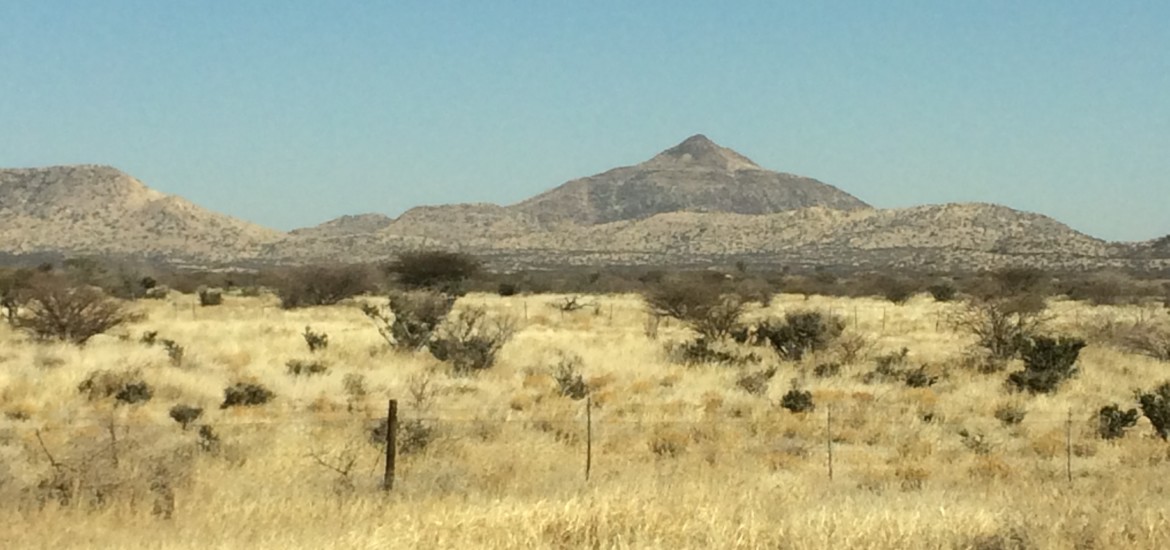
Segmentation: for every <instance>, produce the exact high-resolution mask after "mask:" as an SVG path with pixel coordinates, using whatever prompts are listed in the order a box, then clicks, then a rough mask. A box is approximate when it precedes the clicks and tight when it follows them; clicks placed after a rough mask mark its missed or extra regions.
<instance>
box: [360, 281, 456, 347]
mask: <svg viewBox="0 0 1170 550" xmlns="http://www.w3.org/2000/svg"><path fill="white" fill-rule="evenodd" d="M454 305H455V297H454V296H449V295H446V294H438V293H435V292H429V291H414V292H395V293H392V294H391V295H390V302H389V304H388V305H387V306H386V307H377V306H372V305H369V304H365V305H363V306H362V313H365V315H366V317H368V318H369V319H370V320H371V321H373V322H374V324H375V326H376V327H377V328H378V334H381V335H382V338H384V339H385V340H386V342H387V343H389V344H390V345H391V346H392V347H394V348H396V349H399V350H403V351H415V350H419V349H422V348H423V347H425V346H426V345H427V343H428V342H430V340H431V336H432V335H433V334H434V333H435V331H436V330H438V328H439V326H440V325H442V324H443V321H444V320H446V319H447V316H448V315H449V314H450V313H451V308H452V307H454Z"/></svg>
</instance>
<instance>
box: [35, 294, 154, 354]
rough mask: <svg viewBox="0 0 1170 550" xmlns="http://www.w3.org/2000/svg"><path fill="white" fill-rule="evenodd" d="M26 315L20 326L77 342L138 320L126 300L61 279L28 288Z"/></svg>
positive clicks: (49, 337)
mask: <svg viewBox="0 0 1170 550" xmlns="http://www.w3.org/2000/svg"><path fill="white" fill-rule="evenodd" d="M22 302H23V303H24V309H25V311H24V312H23V314H22V315H20V316H18V317H17V318H16V326H17V327H19V328H21V329H23V330H25V331H27V332H28V333H30V334H32V335H33V336H34V337H35V338H38V339H41V340H61V341H64V342H70V343H73V344H77V345H83V344H85V343H86V342H87V341H88V340H89V339H90V338H93V337H94V336H96V335H98V334H102V333H104V332H106V331H107V330H110V329H111V328H114V327H116V326H118V325H121V324H123V323H128V322H131V321H135V320H138V318H139V316H137V315H134V314H132V313H130V312H129V311H128V310H127V309H126V307H125V306H124V305H123V304H122V302H119V301H116V300H114V299H112V298H108V297H106V295H105V294H103V293H102V291H100V290H98V289H96V288H93V287H88V286H70V285H68V284H66V283H64V282H63V281H60V280H51V281H42V282H38V283H37V284H34V285H33V286H32V288H30V289H28V290H27V291H25V293H24V294H23V298H22Z"/></svg>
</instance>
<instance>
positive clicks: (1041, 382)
mask: <svg viewBox="0 0 1170 550" xmlns="http://www.w3.org/2000/svg"><path fill="white" fill-rule="evenodd" d="M1084 347H1085V341H1084V340H1081V339H1079V338H1068V337H1060V338H1049V337H1047V336H1036V337H1033V338H1031V339H1029V340H1027V341H1026V343H1025V344H1024V346H1023V351H1022V352H1021V354H1022V355H1023V359H1024V370H1022V371H1018V372H1013V373H1011V374H1010V375H1008V382H1009V383H1010V384H1011V385H1013V386H1015V387H1016V389H1018V390H1027V391H1028V392H1030V393H1052V392H1054V391H1056V388H1057V387H1058V386H1059V385H1060V384H1061V383H1062V382H1064V381H1065V380H1068V379H1069V378H1072V377H1074V376H1076V374H1077V370H1078V369H1077V365H1076V362H1077V357H1079V356H1080V353H1081V349H1083V348H1084Z"/></svg>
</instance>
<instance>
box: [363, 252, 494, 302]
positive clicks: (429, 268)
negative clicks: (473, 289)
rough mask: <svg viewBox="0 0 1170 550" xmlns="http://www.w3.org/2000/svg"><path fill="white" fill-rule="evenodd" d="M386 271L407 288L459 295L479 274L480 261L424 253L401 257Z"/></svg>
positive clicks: (456, 255)
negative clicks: (473, 277)
mask: <svg viewBox="0 0 1170 550" xmlns="http://www.w3.org/2000/svg"><path fill="white" fill-rule="evenodd" d="M384 269H385V271H386V272H387V273H389V274H393V275H396V276H397V278H398V282H399V283H400V284H402V286H404V287H406V288H408V289H414V290H421V289H429V290H433V291H437V292H442V293H444V294H451V295H454V296H460V295H462V294H463V290H464V289H463V286H464V283H465V282H466V281H467V279H470V278H471V277H472V276H474V275H475V274H476V273H478V272H479V270H480V262H479V260H476V259H475V258H474V257H472V256H470V255H467V254H462V253H459V252H444V251H440V250H424V251H418V252H406V253H403V254H399V255H398V258H397V259H395V260H394V261H393V262H391V263H390V264H389V265H386V266H385V267H384Z"/></svg>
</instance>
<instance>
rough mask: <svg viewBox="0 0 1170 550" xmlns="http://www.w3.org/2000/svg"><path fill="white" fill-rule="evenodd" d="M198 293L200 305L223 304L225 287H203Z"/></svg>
mask: <svg viewBox="0 0 1170 550" xmlns="http://www.w3.org/2000/svg"><path fill="white" fill-rule="evenodd" d="M198 294H199V305H200V306H203V307H213V306H218V305H222V304H223V289H219V288H203V287H201V288H199V290H198Z"/></svg>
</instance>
